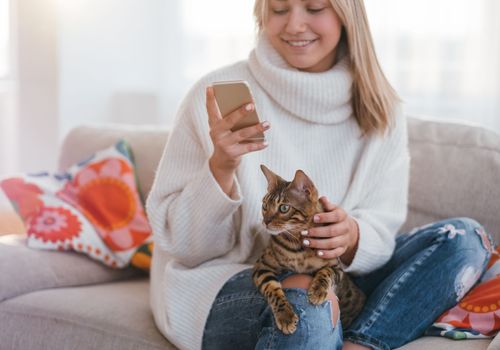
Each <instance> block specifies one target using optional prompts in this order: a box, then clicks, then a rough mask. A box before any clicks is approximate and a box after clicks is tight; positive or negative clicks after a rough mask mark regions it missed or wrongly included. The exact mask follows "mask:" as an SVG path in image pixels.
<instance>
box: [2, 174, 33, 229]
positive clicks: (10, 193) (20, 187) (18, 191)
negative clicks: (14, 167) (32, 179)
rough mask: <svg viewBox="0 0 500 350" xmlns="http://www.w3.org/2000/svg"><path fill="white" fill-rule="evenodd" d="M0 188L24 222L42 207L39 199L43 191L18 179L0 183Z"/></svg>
mask: <svg viewBox="0 0 500 350" xmlns="http://www.w3.org/2000/svg"><path fill="white" fill-rule="evenodd" d="M0 188H2V189H3V191H4V192H5V194H6V195H7V197H8V198H9V200H10V201H11V202H12V203H13V204H14V206H15V207H16V210H17V211H18V213H19V215H21V217H22V218H23V220H24V221H27V220H28V219H29V218H30V217H31V216H33V215H35V214H36V213H37V212H38V209H39V208H40V207H42V206H43V202H42V201H41V200H40V198H39V195H41V194H42V193H43V191H42V190H41V189H40V188H39V187H38V186H36V185H34V184H31V183H29V182H26V181H25V180H24V179H22V178H20V177H16V178H9V179H5V180H3V181H1V182H0Z"/></svg>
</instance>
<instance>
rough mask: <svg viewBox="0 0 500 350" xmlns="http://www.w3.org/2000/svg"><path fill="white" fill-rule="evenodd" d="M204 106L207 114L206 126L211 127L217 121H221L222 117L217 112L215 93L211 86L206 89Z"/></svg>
mask: <svg viewBox="0 0 500 350" xmlns="http://www.w3.org/2000/svg"><path fill="white" fill-rule="evenodd" d="M206 95H207V97H206V106H207V113H208V125H210V127H212V126H213V125H215V124H216V123H217V122H218V121H220V120H222V116H221V114H220V111H219V106H218V105H217V102H216V101H215V93H214V89H213V87H211V86H207V89H206Z"/></svg>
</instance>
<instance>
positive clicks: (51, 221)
mask: <svg viewBox="0 0 500 350" xmlns="http://www.w3.org/2000/svg"><path fill="white" fill-rule="evenodd" d="M80 231H81V223H80V221H79V220H78V218H77V217H76V216H75V215H73V214H72V213H71V211H69V210H68V209H66V208H63V207H42V208H41V210H40V211H39V213H38V215H36V216H34V217H32V218H31V220H30V221H29V223H28V236H34V237H36V238H38V239H40V240H42V241H44V242H47V241H50V242H53V243H57V242H64V241H66V240H71V239H73V238H75V237H78V236H79V235H80Z"/></svg>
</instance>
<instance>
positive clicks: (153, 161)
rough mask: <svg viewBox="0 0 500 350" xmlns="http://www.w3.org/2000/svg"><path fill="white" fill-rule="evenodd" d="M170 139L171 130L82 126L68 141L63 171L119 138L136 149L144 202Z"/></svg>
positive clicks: (62, 161) (69, 136)
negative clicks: (168, 137)
mask: <svg viewBox="0 0 500 350" xmlns="http://www.w3.org/2000/svg"><path fill="white" fill-rule="evenodd" d="M167 136H168V132H167V129H165V128H158V127H157V126H144V127H139V126H136V125H134V126H130V125H110V126H102V125H99V126H80V127H77V128H74V129H72V130H71V131H70V132H69V134H68V135H67V136H66V138H65V139H64V142H63V145H62V149H61V156H60V158H59V170H63V169H66V168H68V167H69V166H70V165H72V164H74V163H76V162H78V161H80V160H81V159H85V158H86V157H88V156H89V155H90V154H93V153H95V152H96V151H98V150H100V149H104V148H106V147H109V146H111V145H113V144H115V143H116V142H117V141H118V140H119V139H124V140H126V141H127V142H128V143H129V145H130V147H131V148H132V153H133V156H134V159H135V165H136V172H137V178H138V180H139V190H140V191H141V193H142V197H143V200H144V199H145V198H146V196H147V195H148V193H149V190H150V189H151V186H152V184H153V180H154V175H155V171H156V167H157V166H158V163H159V161H160V158H161V155H162V153H163V148H164V147H165V143H166V142H167Z"/></svg>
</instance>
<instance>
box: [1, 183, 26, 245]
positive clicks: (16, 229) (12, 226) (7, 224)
mask: <svg viewBox="0 0 500 350" xmlns="http://www.w3.org/2000/svg"><path fill="white" fill-rule="evenodd" d="M24 232H26V228H25V227H24V224H23V222H22V221H21V219H20V218H19V215H17V213H16V211H15V210H14V208H12V205H11V204H10V201H9V199H8V198H7V196H6V195H5V194H4V193H3V192H2V191H0V236H2V235H9V234H22V233H24Z"/></svg>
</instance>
